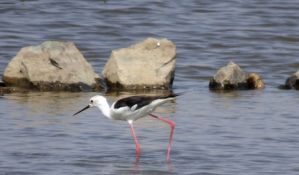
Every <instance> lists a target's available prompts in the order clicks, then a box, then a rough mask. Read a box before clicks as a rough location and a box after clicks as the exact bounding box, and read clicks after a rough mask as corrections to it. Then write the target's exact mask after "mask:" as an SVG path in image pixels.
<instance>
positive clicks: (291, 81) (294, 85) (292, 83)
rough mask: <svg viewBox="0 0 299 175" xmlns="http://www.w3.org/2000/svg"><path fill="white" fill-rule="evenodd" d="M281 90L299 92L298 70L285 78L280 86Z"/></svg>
mask: <svg viewBox="0 0 299 175" xmlns="http://www.w3.org/2000/svg"><path fill="white" fill-rule="evenodd" d="M280 88H281V89H296V90H299V70H298V71H297V72H296V73H294V74H293V75H291V76H290V77H289V78H287V80H286V82H285V84H284V85H282V86H280Z"/></svg>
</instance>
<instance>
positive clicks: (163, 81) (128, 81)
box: [103, 38, 176, 89]
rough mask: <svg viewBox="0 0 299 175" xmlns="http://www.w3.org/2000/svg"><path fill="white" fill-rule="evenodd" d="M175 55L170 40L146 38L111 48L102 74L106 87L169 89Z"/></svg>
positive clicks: (172, 76) (174, 49)
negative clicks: (121, 46)
mask: <svg viewBox="0 0 299 175" xmlns="http://www.w3.org/2000/svg"><path fill="white" fill-rule="evenodd" d="M175 56H176V48H175V45H174V44H173V43H172V42H171V41H169V40H167V39H161V40H158V39H154V38H148V39H146V40H144V41H143V42H141V43H137V44H135V45H132V46H130V47H128V48H123V49H118V50H113V51H112V53H111V56H110V58H109V60H108V62H107V63H106V65H105V67H104V70H103V75H104V78H105V80H106V82H107V85H108V88H109V89H144V88H145V89H154V88H158V89H163V88H164V89H169V88H171V86H172V82H173V79H174V70H175V62H176V59H175Z"/></svg>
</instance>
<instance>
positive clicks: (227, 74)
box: [209, 62, 265, 90]
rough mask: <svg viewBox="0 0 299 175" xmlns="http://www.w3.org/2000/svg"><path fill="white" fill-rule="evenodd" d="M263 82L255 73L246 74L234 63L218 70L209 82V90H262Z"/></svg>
mask: <svg viewBox="0 0 299 175" xmlns="http://www.w3.org/2000/svg"><path fill="white" fill-rule="evenodd" d="M264 87H265V85H264V82H263V80H262V79H261V77H260V76H259V75H258V74H256V73H250V74H248V73H246V72H244V71H243V70H242V69H241V68H240V67H239V66H238V65H237V64H235V63H234V62H230V63H228V64H227V65H226V66H224V67H222V68H220V69H219V70H218V71H217V73H216V74H215V75H214V77H213V78H211V80H210V84H209V88H210V89H211V90H235V89H262V88H264Z"/></svg>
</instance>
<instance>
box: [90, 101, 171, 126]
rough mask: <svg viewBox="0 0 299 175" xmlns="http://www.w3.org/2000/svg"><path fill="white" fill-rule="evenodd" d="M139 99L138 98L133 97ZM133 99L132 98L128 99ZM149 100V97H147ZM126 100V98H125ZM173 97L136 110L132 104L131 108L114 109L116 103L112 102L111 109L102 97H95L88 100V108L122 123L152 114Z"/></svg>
mask: <svg viewBox="0 0 299 175" xmlns="http://www.w3.org/2000/svg"><path fill="white" fill-rule="evenodd" d="M134 97H135V98H136V97H139V96H134ZM129 98H131V99H132V98H133V97H129ZM149 98H150V97H149ZM126 99H128V98H126ZM173 99H174V98H173V97H170V98H164V99H154V100H152V101H151V102H150V103H149V104H148V105H146V106H142V107H141V108H138V104H134V105H133V106H131V107H130V106H123V107H116V104H117V102H118V101H116V102H114V103H113V104H112V105H111V107H110V106H109V103H108V102H107V99H106V98H105V97H103V96H100V95H97V96H94V97H92V98H91V99H90V102H91V103H90V104H89V105H90V107H93V106H95V107H98V108H99V109H100V110H101V112H102V113H103V114H104V116H106V117H107V118H109V119H113V120H123V121H128V122H130V121H135V120H138V119H140V118H142V117H145V116H147V115H149V114H150V113H152V112H153V111H154V110H155V109H156V108H157V107H158V106H160V105H162V104H164V103H166V102H168V101H170V100H173Z"/></svg>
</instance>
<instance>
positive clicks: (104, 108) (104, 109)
mask: <svg viewBox="0 0 299 175" xmlns="http://www.w3.org/2000/svg"><path fill="white" fill-rule="evenodd" d="M98 107H99V109H100V110H101V111H102V113H103V114H104V116H105V117H107V118H111V109H110V106H109V104H108V102H107V101H105V103H103V104H102V105H101V106H98Z"/></svg>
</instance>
